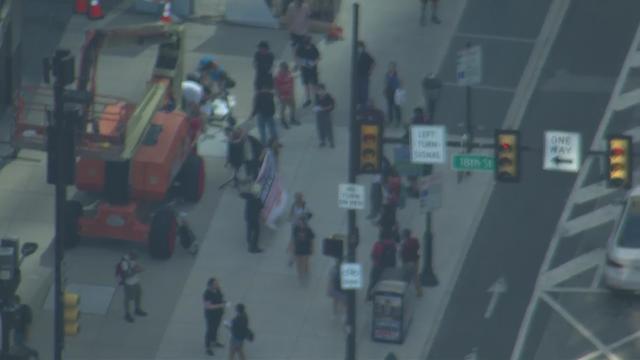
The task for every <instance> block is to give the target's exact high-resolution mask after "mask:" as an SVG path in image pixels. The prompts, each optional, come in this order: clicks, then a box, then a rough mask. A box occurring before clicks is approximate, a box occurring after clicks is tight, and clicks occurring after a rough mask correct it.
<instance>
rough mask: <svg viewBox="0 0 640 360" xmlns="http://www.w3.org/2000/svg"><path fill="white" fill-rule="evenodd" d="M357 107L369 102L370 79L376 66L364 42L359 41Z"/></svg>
mask: <svg viewBox="0 0 640 360" xmlns="http://www.w3.org/2000/svg"><path fill="white" fill-rule="evenodd" d="M356 61H357V63H356V79H357V81H356V89H357V92H358V97H357V98H356V99H357V105H360V106H363V105H365V104H366V103H367V101H368V100H369V77H370V76H371V73H372V72H373V68H374V67H375V65H376V62H375V60H373V57H371V55H370V54H369V53H368V52H367V49H366V47H365V45H364V42H362V41H358V59H357V60H356Z"/></svg>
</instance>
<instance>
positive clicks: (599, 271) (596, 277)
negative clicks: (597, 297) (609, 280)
mask: <svg viewBox="0 0 640 360" xmlns="http://www.w3.org/2000/svg"><path fill="white" fill-rule="evenodd" d="M604 261H605V257H604V256H603V257H602V258H601V259H600V263H599V264H598V269H597V270H596V274H595V275H594V276H593V281H592V282H591V288H592V289H597V288H598V285H600V280H602V273H603V272H604Z"/></svg>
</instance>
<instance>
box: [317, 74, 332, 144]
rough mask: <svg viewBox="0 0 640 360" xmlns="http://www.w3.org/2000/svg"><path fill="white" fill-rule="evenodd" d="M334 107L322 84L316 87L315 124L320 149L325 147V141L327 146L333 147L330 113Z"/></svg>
mask: <svg viewBox="0 0 640 360" xmlns="http://www.w3.org/2000/svg"><path fill="white" fill-rule="evenodd" d="M334 107H335V100H334V99H333V96H331V94H329V93H328V92H327V89H326V87H325V86H324V84H319V85H318V96H317V98H316V107H315V108H314V110H315V111H316V124H317V126H318V138H319V139H320V147H324V146H325V141H326V140H328V141H329V146H331V148H333V147H334V143H333V123H332V119H331V113H332V112H333V108H334Z"/></svg>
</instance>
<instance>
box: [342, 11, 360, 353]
mask: <svg viewBox="0 0 640 360" xmlns="http://www.w3.org/2000/svg"><path fill="white" fill-rule="evenodd" d="M359 9H360V5H359V4H358V3H357V2H356V3H354V4H353V36H352V44H351V103H350V109H349V110H350V114H349V115H350V117H349V135H350V136H349V183H350V184H355V183H356V158H355V157H356V155H357V154H358V150H357V149H356V146H358V139H356V138H355V137H356V135H357V132H356V126H359V125H358V124H356V74H357V72H356V70H357V56H358V22H359ZM347 227H348V236H347V261H348V262H350V263H355V262H356V246H357V240H358V230H357V228H356V211H355V210H354V209H351V210H348V211H347ZM345 359H346V360H356V290H355V289H354V290H347V344H346V354H345Z"/></svg>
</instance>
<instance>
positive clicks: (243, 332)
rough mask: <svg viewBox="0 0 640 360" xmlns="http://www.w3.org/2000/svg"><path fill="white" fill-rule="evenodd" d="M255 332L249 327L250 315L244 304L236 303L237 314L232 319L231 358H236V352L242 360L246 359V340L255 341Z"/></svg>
mask: <svg viewBox="0 0 640 360" xmlns="http://www.w3.org/2000/svg"><path fill="white" fill-rule="evenodd" d="M253 339H254V334H253V331H251V329H250V328H249V317H248V316H247V311H246V308H245V306H244V304H238V305H236V316H235V317H234V318H233V320H231V342H230V346H229V360H234V359H235V358H236V354H238V357H239V358H240V360H246V359H247V357H246V356H245V354H244V341H245V340H249V341H253Z"/></svg>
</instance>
